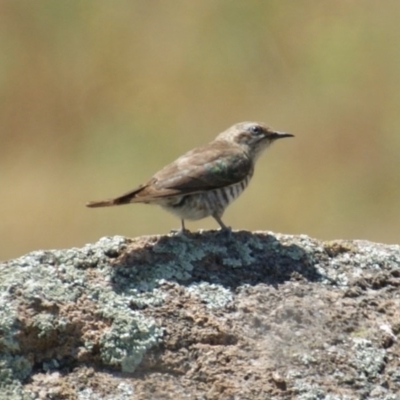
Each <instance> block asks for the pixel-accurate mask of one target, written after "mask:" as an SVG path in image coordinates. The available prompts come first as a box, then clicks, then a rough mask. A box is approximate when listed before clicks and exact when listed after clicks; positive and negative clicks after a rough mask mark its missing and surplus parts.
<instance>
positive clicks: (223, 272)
mask: <svg viewBox="0 0 400 400" xmlns="http://www.w3.org/2000/svg"><path fill="white" fill-rule="evenodd" d="M312 253H313V252H307V248H304V247H302V246H301V243H300V244H299V243H298V242H297V243H295V242H294V241H293V237H292V236H283V235H281V236H278V235H277V236H274V235H272V234H269V233H265V232H262V233H252V232H248V231H238V232H232V234H231V235H226V234H224V233H222V232H219V231H205V232H197V233H189V234H186V235H174V236H171V235H169V236H152V237H145V238H143V237H142V238H139V240H134V241H133V242H132V243H131V245H130V246H128V247H127V248H126V250H125V251H124V252H123V253H122V254H121V255H120V256H119V257H118V258H117V259H116V260H115V261H114V268H113V285H114V289H115V290H116V291H125V290H129V289H136V290H139V291H147V290H152V289H153V288H154V287H156V286H157V285H158V284H159V282H160V280H168V281H175V282H177V283H179V284H181V285H190V284H192V283H194V282H207V283H210V284H219V285H223V286H224V287H227V288H231V289H235V288H237V287H238V286H242V285H244V284H249V285H256V284H259V283H265V284H270V285H277V284H280V283H283V282H285V281H287V280H289V279H298V280H303V279H305V280H308V281H319V280H321V279H322V278H326V277H324V276H322V275H321V274H320V273H319V272H318V271H317V269H316V268H315V267H314V265H313V264H314V262H313V257H312V256H311V254H312ZM314 254H315V249H314Z"/></svg>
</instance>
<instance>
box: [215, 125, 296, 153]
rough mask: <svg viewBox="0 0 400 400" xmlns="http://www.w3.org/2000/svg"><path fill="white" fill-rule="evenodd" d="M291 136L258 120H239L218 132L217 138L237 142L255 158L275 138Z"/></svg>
mask: <svg viewBox="0 0 400 400" xmlns="http://www.w3.org/2000/svg"><path fill="white" fill-rule="evenodd" d="M293 136H294V135H292V134H290V133H285V132H277V131H274V130H273V129H271V128H269V127H268V126H266V125H265V124H263V123H260V122H240V123H238V124H235V125H233V126H231V127H230V128H228V129H227V130H226V131H224V132H222V133H220V134H219V135H218V136H217V140H226V141H228V142H234V143H236V144H238V145H239V146H241V147H242V148H243V150H244V151H246V152H247V153H248V154H249V155H250V156H251V157H252V158H253V159H254V160H255V159H256V158H257V157H258V156H259V155H260V154H261V153H262V151H263V150H264V149H266V148H267V147H268V146H269V145H270V144H271V143H273V142H275V140H277V139H282V138H285V137H293Z"/></svg>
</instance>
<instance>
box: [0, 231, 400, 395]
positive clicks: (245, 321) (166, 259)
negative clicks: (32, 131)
mask: <svg viewBox="0 0 400 400" xmlns="http://www.w3.org/2000/svg"><path fill="white" fill-rule="evenodd" d="M399 285H400V246H398V245H383V244H376V243H370V242H366V241H340V240H338V241H332V242H321V241H318V240H314V239H310V238H309V237H307V236H304V235H302V236H288V235H278V234H273V233H269V232H253V233H251V232H245V231H241V232H233V233H232V235H231V237H228V236H227V235H224V234H221V233H218V232H210V231H209V232H199V233H193V234H189V235H187V236H179V235H178V236H173V235H170V236H149V237H140V238H136V239H127V238H122V237H110V238H103V239H101V240H100V241H99V242H97V243H96V244H90V245H86V246H85V247H83V248H81V249H67V250H54V251H36V252H33V253H30V254H27V255H25V256H23V257H20V258H18V259H14V260H10V261H7V262H4V263H2V264H0V305H1V306H0V398H1V399H8V400H9V399H10V400H12V399H67V400H69V399H78V400H95V399H96V400H97V399H109V400H111V399H121V400H122V399H126V400H127V399H175V400H179V399H182V400H184V399H198V400H200V399H204V400H212V399H218V400H228V399H230V400H234V399H238V400H239V399H240V400H246V399H252V400H253V399H269V398H272V399H303V400H306V399H307V400H311V399H330V400H334V399H343V400H344V399H385V400H389V399H400V395H399V394H400V346H399V336H400V289H399Z"/></svg>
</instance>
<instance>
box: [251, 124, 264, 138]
mask: <svg viewBox="0 0 400 400" xmlns="http://www.w3.org/2000/svg"><path fill="white" fill-rule="evenodd" d="M250 130H251V133H254V134H255V135H257V136H259V135H261V134H262V133H263V129H262V128H261V126H259V125H253V126H252V127H251V128H250Z"/></svg>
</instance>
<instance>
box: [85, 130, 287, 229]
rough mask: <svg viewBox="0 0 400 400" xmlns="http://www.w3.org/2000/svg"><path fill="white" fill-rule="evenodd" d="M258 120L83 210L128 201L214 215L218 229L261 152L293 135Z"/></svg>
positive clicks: (185, 216)
mask: <svg viewBox="0 0 400 400" xmlns="http://www.w3.org/2000/svg"><path fill="white" fill-rule="evenodd" d="M293 136H294V135H292V134H290V133H286V132H279V131H275V130H273V129H272V128H270V127H268V126H267V125H266V124H264V123H262V122H240V123H237V124H235V125H233V126H231V127H230V128H228V129H227V130H225V131H223V132H222V133H220V134H219V135H218V136H217V137H216V138H215V139H214V140H213V141H211V142H209V143H208V144H205V145H203V146H200V147H196V148H194V149H193V150H190V151H189V152H187V153H185V154H183V155H182V156H181V157H179V158H178V159H176V160H175V161H173V162H172V163H171V164H168V165H167V166H165V167H164V168H162V169H161V170H160V171H158V172H157V173H156V174H154V175H153V176H152V177H151V178H150V179H149V180H148V181H147V182H146V183H144V184H142V185H140V186H138V187H137V188H135V189H133V190H131V191H129V192H127V193H125V194H123V195H121V196H118V197H115V198H111V199H108V200H101V201H91V202H89V203H87V204H86V206H87V207H91V208H92V207H108V206H117V205H124V204H130V203H145V204H156V205H159V206H161V207H162V208H163V209H165V210H166V211H169V212H171V213H172V214H174V215H176V216H177V217H178V218H180V220H181V229H180V231H179V232H183V233H184V232H188V230H187V229H186V227H185V220H200V219H203V218H206V217H209V216H211V217H213V218H214V219H215V220H216V221H217V223H218V225H219V226H220V227H221V230H222V231H229V232H230V230H231V228H230V227H228V226H227V225H225V224H224V222H223V221H222V216H223V214H224V211H225V209H226V208H227V207H228V206H229V205H230V204H231V203H232V202H233V201H234V200H235V199H236V198H237V197H238V196H239V195H240V194H241V193H242V192H243V191H244V190H245V189H246V187H247V186H248V184H249V182H250V179H251V178H252V176H253V173H254V166H255V163H256V161H257V160H258V158H259V156H260V155H261V153H262V152H263V151H264V150H265V149H266V148H267V147H269V146H270V145H271V144H272V143H274V142H275V141H277V140H278V139H283V138H288V137H293Z"/></svg>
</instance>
